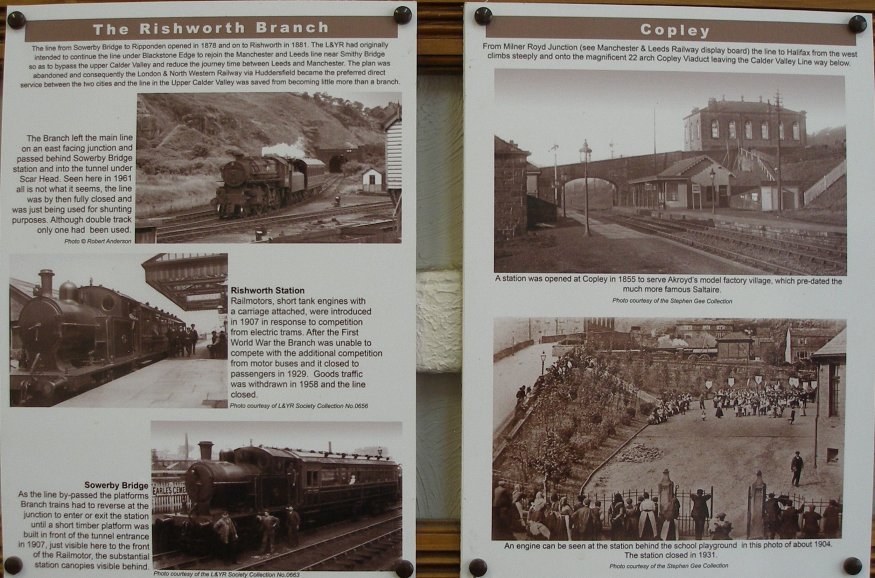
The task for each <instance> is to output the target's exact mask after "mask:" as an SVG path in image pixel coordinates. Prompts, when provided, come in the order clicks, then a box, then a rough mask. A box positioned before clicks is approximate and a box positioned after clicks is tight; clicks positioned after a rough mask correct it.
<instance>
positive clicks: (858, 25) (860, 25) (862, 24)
mask: <svg viewBox="0 0 875 578" xmlns="http://www.w3.org/2000/svg"><path fill="white" fill-rule="evenodd" d="M868 26H869V23H868V22H866V18H864V17H863V16H861V15H860V14H857V15H855V16H851V19H850V20H848V28H850V29H851V32H853V33H854V34H859V33H860V32H863V31H864V30H866V28H867V27H868Z"/></svg>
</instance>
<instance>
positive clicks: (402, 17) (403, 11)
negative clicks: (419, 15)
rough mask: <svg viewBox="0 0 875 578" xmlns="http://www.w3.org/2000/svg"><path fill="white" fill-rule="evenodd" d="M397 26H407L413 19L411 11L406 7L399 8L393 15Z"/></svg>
mask: <svg viewBox="0 0 875 578" xmlns="http://www.w3.org/2000/svg"><path fill="white" fill-rule="evenodd" d="M393 17H394V18H395V22H397V23H398V24H407V23H408V22H410V21H411V20H412V19H413V11H412V10H411V9H410V8H408V7H407V6H399V7H398V8H396V9H395V14H394V15H393Z"/></svg>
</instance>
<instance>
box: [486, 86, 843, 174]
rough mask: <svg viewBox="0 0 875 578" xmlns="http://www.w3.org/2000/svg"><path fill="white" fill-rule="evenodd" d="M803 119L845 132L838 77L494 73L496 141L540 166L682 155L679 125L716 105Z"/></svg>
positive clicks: (811, 126) (811, 130)
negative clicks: (761, 107)
mask: <svg viewBox="0 0 875 578" xmlns="http://www.w3.org/2000/svg"><path fill="white" fill-rule="evenodd" d="M778 91H780V93H781V96H782V100H783V102H784V106H785V107H786V108H788V109H790V110H795V111H801V110H805V111H806V112H807V126H808V132H809V133H814V132H817V131H818V130H820V129H822V128H827V127H839V126H845V125H846V124H847V123H846V118H845V91H844V77H842V76H826V75H823V76H812V75H780V74H726V73H700V72H695V73H693V72H647V71H600V70H599V71H597V70H520V69H498V70H496V71H495V110H494V114H493V116H494V118H495V135H496V136H498V137H501V138H503V139H504V140H513V141H514V142H516V143H517V144H518V145H519V146H520V148H522V149H523V150H526V151H529V152H531V153H532V154H531V156H530V157H529V161H530V162H532V163H534V164H536V165H538V166H548V165H552V164H553V152H551V151H550V150H549V149H550V148H551V147H552V146H553V145H554V144H557V145H559V150H558V151H556V156H557V162H558V163H559V164H567V163H574V162H579V161H580V158H581V155H580V152H579V151H580V149H581V148H583V142H584V139H586V140H587V144H588V145H589V147H590V149H592V155H591V159H592V160H601V159H609V158H611V147H610V143H613V145H614V146H613V153H614V156H615V157H619V156H634V155H643V154H651V153H653V137H654V130H653V129H654V118H655V124H656V150H657V152H667V151H673V150H683V147H684V130H683V129H684V120H683V119H684V117H685V116H687V115H689V114H690V112H692V110H693V108H695V107H699V108H703V107H705V106H707V105H708V99H709V98H716V99H717V100H720V99H722V98H724V97H725V99H726V100H741V99H742V97H744V100H746V101H759V98H760V96H762V98H763V101H766V100H767V99H771V100H774V96H775V94H776V92H778Z"/></svg>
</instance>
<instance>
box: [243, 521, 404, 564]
mask: <svg viewBox="0 0 875 578" xmlns="http://www.w3.org/2000/svg"><path fill="white" fill-rule="evenodd" d="M400 553H401V515H400V514H398V515H396V516H393V517H391V518H389V519H387V520H382V521H379V522H375V523H373V524H369V525H367V526H364V527H361V528H357V529H354V530H349V531H346V532H343V533H340V534H337V535H334V536H330V537H327V538H324V539H321V540H319V541H317V542H313V543H311V544H307V545H306V546H301V547H299V548H296V549H294V550H292V551H290V552H285V553H283V554H279V555H276V556H271V557H269V558H264V559H261V560H257V561H255V562H252V563H249V564H245V565H243V566H239V567H238V568H236V569H237V570H245V571H249V570H266V571H272V570H286V571H288V570H308V571H316V570H318V571H328V570H341V571H352V570H384V569H389V568H390V567H391V564H392V561H394V560H397V558H398V557H399V556H400ZM383 566H386V567H385V568H384V567H383Z"/></svg>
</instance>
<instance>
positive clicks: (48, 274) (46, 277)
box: [39, 269, 55, 297]
mask: <svg viewBox="0 0 875 578" xmlns="http://www.w3.org/2000/svg"><path fill="white" fill-rule="evenodd" d="M54 276H55V273H54V272H53V271H52V270H51V269H42V270H41V271H40V272H39V278H40V295H41V296H43V297H51V296H52V277H54Z"/></svg>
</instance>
